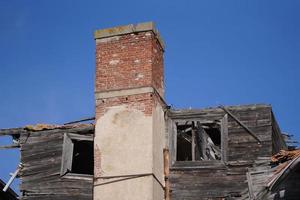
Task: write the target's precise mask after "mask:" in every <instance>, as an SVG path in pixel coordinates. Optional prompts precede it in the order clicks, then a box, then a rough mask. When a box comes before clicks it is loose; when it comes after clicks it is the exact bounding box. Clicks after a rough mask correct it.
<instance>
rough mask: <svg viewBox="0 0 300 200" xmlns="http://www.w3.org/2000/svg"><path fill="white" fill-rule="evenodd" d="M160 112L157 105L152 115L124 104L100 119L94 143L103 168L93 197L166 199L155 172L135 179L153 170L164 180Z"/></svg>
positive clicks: (105, 199) (133, 199)
mask: <svg viewBox="0 0 300 200" xmlns="http://www.w3.org/2000/svg"><path fill="white" fill-rule="evenodd" d="M160 112H161V108H159V107H158V108H156V111H155V114H154V115H153V116H147V115H145V114H144V113H143V112H142V111H140V110H136V109H133V108H130V109H129V108H128V107H127V106H126V105H121V106H114V107H110V108H108V109H107V112H106V113H104V114H103V116H102V117H100V118H99V119H98V120H97V123H96V132H95V140H94V143H95V149H98V151H99V152H100V153H99V154H100V155H101V157H100V159H101V161H100V162H97V163H98V164H99V165H100V166H96V168H99V167H100V169H101V170H100V174H99V177H96V181H95V187H94V199H96V200H98V199H99V200H100V199H101V200H124V199H130V200H135V199H139V200H140V199H149V200H150V199H153V200H154V199H155V200H158V199H163V189H162V187H161V186H160V184H159V183H158V182H157V181H156V180H155V179H154V177H153V176H152V175H147V176H142V177H134V178H132V175H142V174H152V173H153V174H155V175H156V176H157V177H158V178H159V179H160V181H161V183H163V171H162V170H163V165H162V163H163V157H162V155H163V153H162V149H163V140H162V138H163V134H162V132H161V131H162V130H164V127H163V124H161V120H162V119H163V118H162V117H163V116H161V114H159V113H160ZM154 116H155V117H154ZM155 124H156V125H155ZM154 129H155V130H154ZM159 165H161V166H159ZM158 166H159V167H158ZM120 176H122V177H120ZM154 188H155V191H154ZM154 193H155V194H154ZM159 196H160V197H159Z"/></svg>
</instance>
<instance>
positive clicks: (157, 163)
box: [153, 104, 166, 200]
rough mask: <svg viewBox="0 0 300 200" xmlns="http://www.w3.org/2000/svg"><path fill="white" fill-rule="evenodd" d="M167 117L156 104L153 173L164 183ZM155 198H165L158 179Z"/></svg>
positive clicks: (156, 199)
mask: <svg viewBox="0 0 300 200" xmlns="http://www.w3.org/2000/svg"><path fill="white" fill-rule="evenodd" d="M165 146H166V144H165V119H164V111H163V108H162V106H161V105H160V104H158V105H157V106H156V108H155V109H154V112H153V173H154V174H155V176H156V177H157V178H158V180H159V181H160V183H161V184H162V185H165V182H164V157H163V149H164V148H165ZM153 184H154V196H155V198H154V199H155V200H161V199H163V198H164V191H163V188H162V187H161V185H160V184H159V183H157V181H155V182H154V183H153Z"/></svg>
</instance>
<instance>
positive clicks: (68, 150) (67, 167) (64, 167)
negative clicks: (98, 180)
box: [60, 133, 94, 180]
mask: <svg viewBox="0 0 300 200" xmlns="http://www.w3.org/2000/svg"><path fill="white" fill-rule="evenodd" d="M63 138H64V139H63V149H62V159H61V161H62V162H61V170H60V176H61V177H62V178H70V179H85V180H91V179H93V176H94V175H92V174H78V173H72V172H71V170H72V163H73V151H74V143H73V142H72V140H77V141H91V142H93V141H94V137H93V135H81V134H76V133H64V137H63Z"/></svg>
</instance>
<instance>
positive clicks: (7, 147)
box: [0, 144, 20, 150]
mask: <svg viewBox="0 0 300 200" xmlns="http://www.w3.org/2000/svg"><path fill="white" fill-rule="evenodd" d="M14 148H20V145H19V144H11V145H4V146H0V150H3V149H14Z"/></svg>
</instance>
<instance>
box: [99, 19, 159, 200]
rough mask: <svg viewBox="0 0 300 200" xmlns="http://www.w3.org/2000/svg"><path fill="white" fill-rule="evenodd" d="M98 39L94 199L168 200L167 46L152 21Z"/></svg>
mask: <svg viewBox="0 0 300 200" xmlns="http://www.w3.org/2000/svg"><path fill="white" fill-rule="evenodd" d="M94 36H95V41H96V80H95V99H96V129H95V142H94V143H95V175H94V176H95V177H94V178H95V181H94V199H95V200H100V199H101V200H123V199H130V200H146V199H147V200H159V199H163V198H164V197H163V196H164V191H163V185H164V180H163V148H164V147H165V121H164V101H163V98H164V69H163V52H164V44H163V41H162V39H161V37H160V36H159V33H158V31H157V30H156V29H155V26H154V24H153V23H152V22H148V23H140V24H137V25H132V24H131V25H127V26H120V27H114V28H109V29H103V30H97V31H95V34H94Z"/></svg>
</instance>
